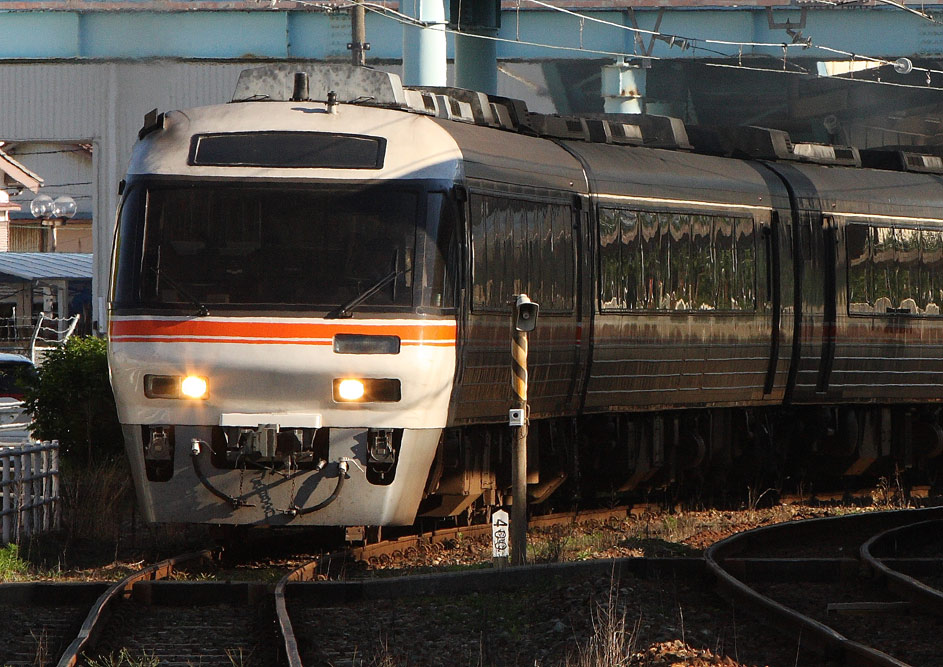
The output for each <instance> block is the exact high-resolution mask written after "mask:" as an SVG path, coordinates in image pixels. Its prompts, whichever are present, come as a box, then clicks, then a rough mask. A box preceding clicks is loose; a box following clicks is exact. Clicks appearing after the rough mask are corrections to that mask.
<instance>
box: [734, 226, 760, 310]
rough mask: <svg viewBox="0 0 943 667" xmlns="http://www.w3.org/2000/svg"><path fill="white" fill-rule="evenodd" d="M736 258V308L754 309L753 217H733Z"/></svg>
mask: <svg viewBox="0 0 943 667" xmlns="http://www.w3.org/2000/svg"><path fill="white" fill-rule="evenodd" d="M734 234H735V238H734V246H735V252H736V254H735V257H734V259H735V260H736V269H737V270H736V272H735V274H734V275H735V279H736V280H735V284H734V295H735V301H736V308H737V309H738V310H755V309H756V224H755V223H754V221H753V218H735V219H734Z"/></svg>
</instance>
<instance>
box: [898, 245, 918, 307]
mask: <svg viewBox="0 0 943 667" xmlns="http://www.w3.org/2000/svg"><path fill="white" fill-rule="evenodd" d="M895 236H896V237H897V240H898V248H899V249H898V265H897V290H898V295H897V298H898V301H897V303H898V304H901V305H903V302H904V301H905V300H906V299H913V298H914V297H916V296H919V294H918V292H917V287H918V285H919V281H920V230H917V229H898V230H897V233H896V234H895Z"/></svg>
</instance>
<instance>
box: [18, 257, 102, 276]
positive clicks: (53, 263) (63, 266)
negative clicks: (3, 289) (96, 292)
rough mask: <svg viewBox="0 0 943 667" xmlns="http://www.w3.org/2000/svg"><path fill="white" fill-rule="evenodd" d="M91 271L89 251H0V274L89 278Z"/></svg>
mask: <svg viewBox="0 0 943 667" xmlns="http://www.w3.org/2000/svg"><path fill="white" fill-rule="evenodd" d="M92 271H93V264H92V253H90V252H88V253H86V252H0V274H5V275H8V276H14V277H16V278H21V279H23V280H39V279H47V280H53V279H69V280H81V279H87V280H91V279H92Z"/></svg>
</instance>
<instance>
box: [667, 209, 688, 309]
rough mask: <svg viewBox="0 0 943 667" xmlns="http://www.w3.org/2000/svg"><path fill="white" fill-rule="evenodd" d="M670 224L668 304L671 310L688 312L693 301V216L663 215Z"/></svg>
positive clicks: (685, 214)
mask: <svg viewBox="0 0 943 667" xmlns="http://www.w3.org/2000/svg"><path fill="white" fill-rule="evenodd" d="M661 217H662V218H663V219H665V220H666V221H667V223H668V229H669V231H670V238H669V243H668V246H669V247H668V262H667V266H668V299H667V301H668V303H667V304H666V306H665V307H667V308H668V309H670V310H687V309H688V307H689V304H690V301H691V296H690V294H689V289H688V286H689V285H690V272H691V216H690V215H688V214H687V213H662V214H661Z"/></svg>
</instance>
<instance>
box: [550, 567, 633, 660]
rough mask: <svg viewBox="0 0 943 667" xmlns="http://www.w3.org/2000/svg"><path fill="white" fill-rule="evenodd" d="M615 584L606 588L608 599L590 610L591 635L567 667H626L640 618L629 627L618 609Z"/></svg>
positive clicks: (623, 611)
mask: <svg viewBox="0 0 943 667" xmlns="http://www.w3.org/2000/svg"><path fill="white" fill-rule="evenodd" d="M618 591H619V589H618V583H617V582H616V581H615V580H613V581H612V582H611V583H610V586H609V597H608V599H607V600H606V601H605V602H604V603H601V604H597V606H596V608H595V609H594V610H593V616H592V622H593V634H592V636H591V637H590V638H589V640H588V641H587V642H586V644H585V645H583V646H580V648H579V652H578V655H577V657H576V658H575V661H574V659H571V658H567V661H566V667H628V665H630V664H631V660H632V655H633V654H634V653H635V652H636V650H637V643H638V634H639V629H640V628H641V624H642V617H641V616H639V618H638V620H636V621H635V623H634V624H632V625H630V624H629V620H628V617H627V615H626V611H625V609H624V608H622V609H621V610H620V608H619V592H618Z"/></svg>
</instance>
